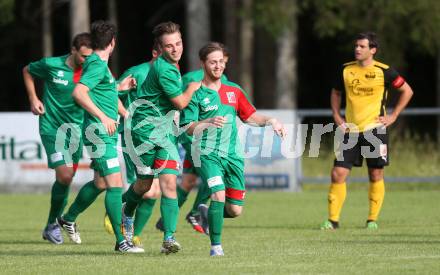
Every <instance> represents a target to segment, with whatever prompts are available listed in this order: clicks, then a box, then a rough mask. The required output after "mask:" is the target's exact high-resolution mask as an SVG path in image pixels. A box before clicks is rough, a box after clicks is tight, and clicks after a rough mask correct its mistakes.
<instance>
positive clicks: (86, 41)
mask: <svg viewBox="0 0 440 275" xmlns="http://www.w3.org/2000/svg"><path fill="white" fill-rule="evenodd" d="M72 47H74V48H75V49H76V50H77V51H79V49H81V47H86V48H90V49H91V48H92V37H91V35H90V33H88V32H82V33H79V34H77V35H75V36H74V37H73V40H72Z"/></svg>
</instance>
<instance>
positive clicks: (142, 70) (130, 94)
mask: <svg viewBox="0 0 440 275" xmlns="http://www.w3.org/2000/svg"><path fill="white" fill-rule="evenodd" d="M150 67H151V63H150V62H145V63H142V64H139V65H136V66H133V67H130V68H128V69H127V70H126V71H125V72H124V73H123V74H122V75H121V76H120V77H119V79H118V83H119V82H121V81H122V80H124V78H126V77H127V76H129V75H131V76H132V77H133V78H134V79H136V84H137V85H136V88H135V89H130V90H124V91H119V92H118V94H119V99H120V100H121V102H122V104H123V105H124V107H125V108H128V107H129V106H130V104H131V103H132V102H133V101H135V100H136V99H137V93H138V90H140V89H141V87H142V84H143V83H144V81H145V79H146V78H147V75H148V72H149V71H150ZM123 129H124V119H123V118H122V117H121V119H120V120H119V132H121V131H123Z"/></svg>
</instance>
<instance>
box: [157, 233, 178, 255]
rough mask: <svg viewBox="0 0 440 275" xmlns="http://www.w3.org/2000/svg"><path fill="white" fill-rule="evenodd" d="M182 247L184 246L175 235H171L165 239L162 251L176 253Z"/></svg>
mask: <svg viewBox="0 0 440 275" xmlns="http://www.w3.org/2000/svg"><path fill="white" fill-rule="evenodd" d="M181 249H182V247H181V246H180V244H179V243H178V242H177V241H176V239H175V238H174V237H169V238H167V239H166V240H165V241H163V243H162V247H161V248H160V252H161V253H165V254H167V255H168V254H170V253H176V252H177V251H179V250H181Z"/></svg>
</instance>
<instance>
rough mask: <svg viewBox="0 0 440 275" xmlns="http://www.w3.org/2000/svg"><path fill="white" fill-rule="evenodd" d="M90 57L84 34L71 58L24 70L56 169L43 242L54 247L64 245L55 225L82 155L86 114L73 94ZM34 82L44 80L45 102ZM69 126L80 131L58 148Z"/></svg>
mask: <svg viewBox="0 0 440 275" xmlns="http://www.w3.org/2000/svg"><path fill="white" fill-rule="evenodd" d="M91 53H92V44H91V39H90V34H89V33H81V34H78V35H76V36H75V37H74V38H73V41H72V48H71V50H70V54H67V55H63V56H59V57H47V58H43V59H40V60H39V61H36V62H32V63H30V64H29V65H27V66H26V67H24V68H23V79H24V84H25V86H26V91H27V94H28V97H29V103H30V105H31V111H32V113H33V114H35V115H38V116H40V117H39V131H40V136H41V141H42V143H43V146H44V149H45V150H46V154H47V162H48V166H49V168H51V169H55V182H54V184H53V185H52V191H51V201H50V210H49V217H48V219H47V224H46V227H45V228H44V230H43V239H45V240H48V241H49V242H52V243H54V244H62V243H63V235H62V234H61V229H60V227H59V226H58V224H57V223H56V217H58V216H59V215H61V214H62V213H63V211H64V207H65V206H66V204H67V199H68V195H69V189H70V184H71V183H72V179H73V176H74V175H75V172H76V169H77V167H78V161H79V159H80V157H81V153H82V142H81V136H80V134H81V131H80V129H81V125H82V123H83V117H84V111H83V109H82V108H80V107H79V106H78V105H77V104H76V103H75V102H74V100H73V98H72V91H73V88H74V87H75V83H77V82H78V81H79V79H80V77H81V72H82V64H83V62H84V60H85V57H86V56H88V55H90V54H91ZM34 78H39V79H42V80H44V95H43V102H42V101H40V99H39V98H38V96H37V94H36V90H35V82H34ZM68 123H70V124H71V125H76V126H77V129H76V131H72V132H71V133H70V134H69V135H68V136H67V138H66V139H60V140H59V141H61V143H59V144H58V145H60V146H59V147H58V148H57V146H56V144H57V131H58V130H59V129H62V126H63V125H65V124H68ZM71 141H72V143H73V144H75V145H77V146H78V147H77V150H74V152H71V150H70V148H69V144H70V142H71ZM60 148H61V149H62V150H60ZM72 149H73V148H72Z"/></svg>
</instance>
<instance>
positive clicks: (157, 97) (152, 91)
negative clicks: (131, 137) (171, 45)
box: [133, 56, 182, 133]
mask: <svg viewBox="0 0 440 275" xmlns="http://www.w3.org/2000/svg"><path fill="white" fill-rule="evenodd" d="M181 94H182V77H181V75H180V72H179V69H178V68H177V66H176V65H174V64H171V63H170V62H168V61H167V60H166V59H165V58H164V57H163V56H160V57H159V58H158V59H157V60H155V61H154V63H153V65H152V66H151V68H150V72H149V73H148V76H147V78H146V79H145V81H144V83H143V84H142V87H141V88H140V89H139V90H138V94H137V95H138V98H139V99H144V100H147V101H149V104H142V105H141V106H139V107H138V108H137V109H136V111H135V112H134V114H133V122H134V124H133V125H136V124H138V123H140V122H142V121H143V120H144V119H145V118H148V119H149V123H148V124H146V125H143V126H142V127H141V128H140V129H139V133H151V132H152V131H153V130H155V129H156V131H158V129H159V128H160V129H163V130H164V131H167V132H169V131H171V125H172V121H173V118H174V114H173V113H170V114H169V115H168V116H167V117H166V115H167V114H168V113H169V112H170V111H172V110H175V107H174V105H173V104H172V102H171V100H170V99H172V98H174V97H176V96H179V95H181ZM158 127H159V128H158ZM160 131H161V130H160ZM160 131H158V132H160Z"/></svg>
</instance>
